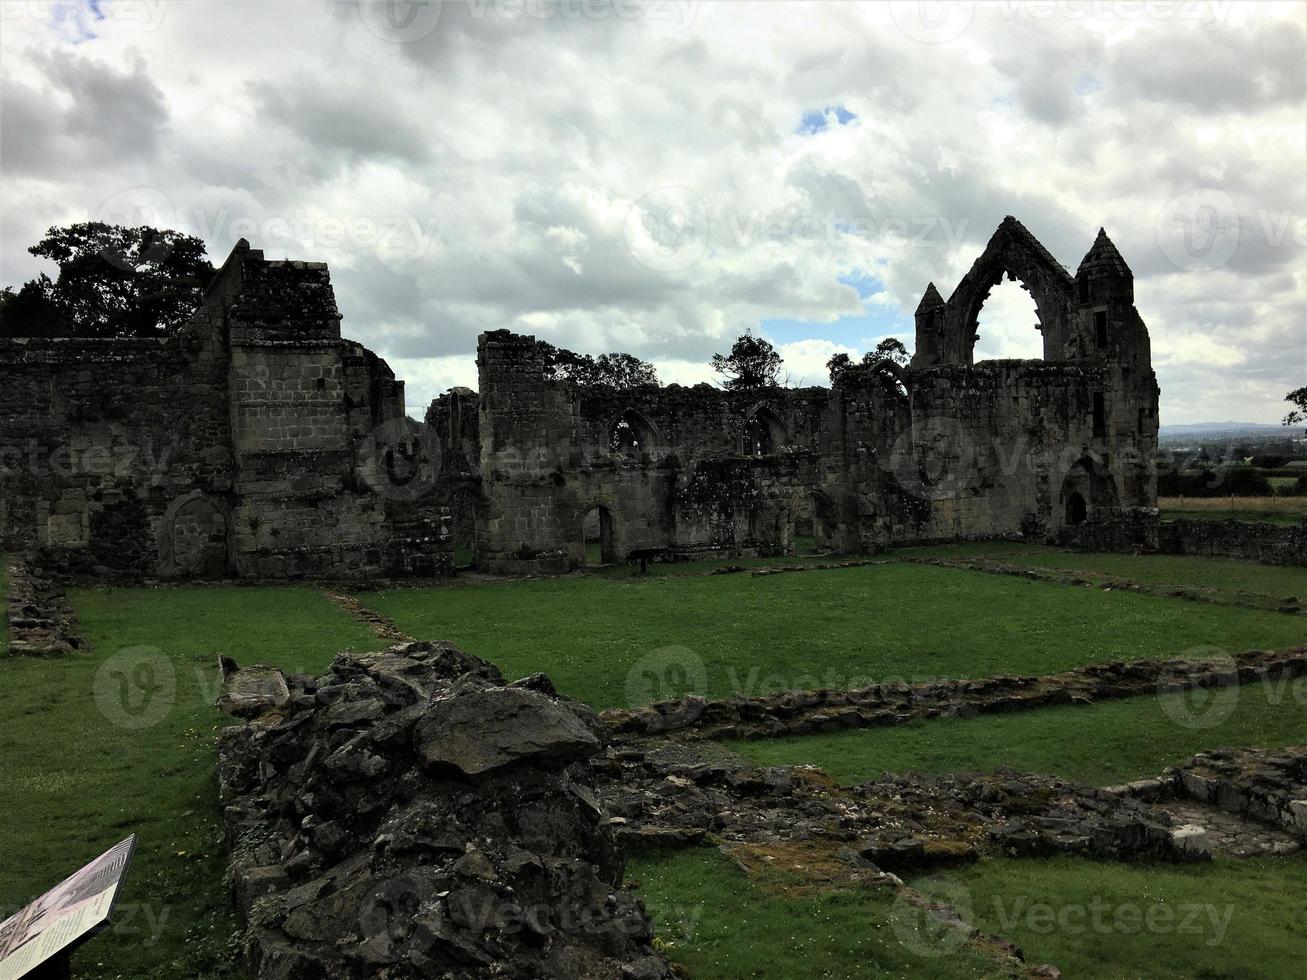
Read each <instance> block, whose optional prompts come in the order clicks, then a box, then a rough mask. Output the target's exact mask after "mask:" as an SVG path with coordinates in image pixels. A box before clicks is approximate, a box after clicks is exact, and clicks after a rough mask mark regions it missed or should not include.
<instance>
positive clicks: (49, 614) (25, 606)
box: [5, 555, 82, 657]
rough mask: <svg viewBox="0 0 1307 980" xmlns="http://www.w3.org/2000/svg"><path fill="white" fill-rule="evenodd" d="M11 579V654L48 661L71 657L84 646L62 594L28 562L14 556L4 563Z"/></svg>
mask: <svg viewBox="0 0 1307 980" xmlns="http://www.w3.org/2000/svg"><path fill="white" fill-rule="evenodd" d="M5 572H6V574H7V576H8V579H9V598H8V609H7V619H8V630H9V653H10V654H11V655H17V654H27V655H29V656H38V657H42V656H45V657H48V656H60V655H62V654H66V653H72V652H73V651H74V650H76V649H78V648H79V647H80V646H81V645H82V641H81V638H80V637H79V636H78V629H77V617H76V615H75V614H74V613H73V608H72V606H70V605H69V604H68V600H67V598H65V596H64V593H63V590H62V589H60V588H59V587H58V586H57V585H55V584H54V582H52V581H51V580H50V579H47V578H44V577H42V576H41V575H38V574H36V573H35V572H34V571H33V570H32V566H31V562H30V561H28V559H26V558H24V557H21V556H18V555H13V556H11V557H10V558H9V559H8V561H7V562H6V563H5Z"/></svg>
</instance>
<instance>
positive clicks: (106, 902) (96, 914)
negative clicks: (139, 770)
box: [0, 834, 136, 980]
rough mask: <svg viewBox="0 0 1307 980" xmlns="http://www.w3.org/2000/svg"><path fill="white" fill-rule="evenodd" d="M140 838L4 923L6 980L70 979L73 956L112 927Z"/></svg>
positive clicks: (2, 975) (0, 969)
mask: <svg viewBox="0 0 1307 980" xmlns="http://www.w3.org/2000/svg"><path fill="white" fill-rule="evenodd" d="M135 850H136V835H135V834H133V835H132V836H131V837H128V838H127V839H126V840H125V841H123V842H122V843H120V844H115V845H114V846H113V847H111V848H109V850H107V851H105V852H104V853H103V854H101V855H100V856H99V857H98V858H96V859H95V860H94V861H92V862H91V863H90V864H88V865H87V866H86V867H84V868H82V869H81V870H80V871H78V872H77V873H75V874H74V875H72V876H71V877H69V878H65V879H64V880H63V881H61V882H60V883H59V884H58V885H56V886H55V887H54V888H51V889H50V890H49V891H48V892H46V893H45V894H44V895H42V896H41V897H40V898H38V899H37V900H36V901H34V902H32V903H31V904H30V905H28V906H27V907H26V908H23V909H20V910H19V911H18V912H17V913H16V914H14V915H11V916H10V917H9V918H7V919H5V921H4V922H0V980H65V978H67V977H68V975H69V960H68V958H69V955H70V954H71V953H72V951H73V950H74V949H76V948H77V947H78V946H80V945H81V944H82V943H84V942H86V940H88V939H90V938H91V937H92V936H94V935H95V934H96V933H98V932H100V931H101V930H103V929H104V928H105V927H106V926H108V925H109V917H110V915H112V914H113V908H114V903H115V902H117V900H118V892H119V890H120V889H121V887H122V883H123V878H124V877H126V875H127V866H128V865H129V864H130V863H131V860H132V854H133V853H134V852H135Z"/></svg>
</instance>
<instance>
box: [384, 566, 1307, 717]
mask: <svg viewBox="0 0 1307 980" xmlns="http://www.w3.org/2000/svg"><path fill="white" fill-rule="evenodd" d="M361 598H362V600H363V601H364V602H365V603H367V604H368V605H370V606H372V607H374V608H375V609H377V610H379V611H380V612H382V613H384V614H385V615H387V616H389V617H391V618H392V619H393V620H394V621H395V622H396V623H397V624H398V625H399V627H400V628H401V629H403V630H405V631H407V632H408V633H410V634H412V635H413V636H416V637H419V638H422V639H448V640H451V641H453V642H454V643H456V644H458V645H459V646H461V647H462V648H463V649H465V650H467V651H469V652H471V653H475V654H476V655H478V656H481V657H485V658H487V659H489V660H492V661H494V662H495V663H497V664H498V665H499V666H500V667H501V668H502V669H503V670H504V672H505V673H506V674H509V675H511V676H523V675H525V674H529V673H532V672H534V671H545V672H547V673H548V674H549V675H550V677H552V678H553V680H554V682H555V684H556V685H557V686H558V688H559V690H561V691H563V692H564V693H567V694H569V695H571V696H573V697H576V698H579V699H581V700H583V701H587V702H589V703H590V704H591V705H593V706H595V707H599V708H604V707H612V706H624V705H627V704H628V703H637V704H638V703H643V702H646V701H650V700H653V699H655V698H657V697H664V696H673V695H678V694H683V693H686V692H687V691H691V690H701V691H705V692H706V693H707V694H709V695H712V696H719V697H720V696H727V695H730V694H733V693H743V694H747V695H758V694H762V693H765V692H766V691H768V690H780V689H795V688H812V687H822V686H830V687H849V686H856V685H858V684H865V683H868V682H871V681H873V680H885V679H891V678H908V679H913V678H917V679H925V678H932V677H983V676H987V675H990V674H1002V673H1013V672H1016V673H1037V674H1042V673H1049V672H1054V671H1059V670H1065V669H1068V668H1070V667H1074V666H1077V665H1081V664H1086V663H1094V662H1097V661H1104V660H1112V659H1118V658H1119V659H1127V660H1135V659H1140V658H1145V657H1170V656H1175V655H1177V654H1181V653H1183V652H1185V651H1187V650H1191V649H1193V648H1195V647H1199V646H1217V647H1221V648H1224V649H1228V650H1239V649H1246V648H1248V647H1253V646H1263V647H1284V646H1291V645H1293V644H1296V643H1301V642H1303V640H1304V638H1305V637H1307V624H1304V623H1303V621H1301V620H1299V619H1295V618H1293V617H1288V616H1284V615H1280V614H1275V613H1268V612H1262V611H1260V610H1252V609H1232V608H1227V607H1217V606H1207V605H1200V604H1194V603H1185V602H1177V601H1175V600H1173V599H1167V598H1160V597H1156V596H1148V595H1138V594H1133V593H1125V592H1111V593H1104V592H1101V591H1099V590H1090V589H1076V588H1069V587H1067V586H1065V585H1060V584H1051V583H1044V582H1033V581H1029V580H1026V579H1020V578H1014V577H1011V576H999V575H981V574H977V573H975V572H970V571H961V570H955V569H945V568H934V567H928V566H920V565H908V564H888V565H875V566H863V567H859V568H848V569H837V570H829V571H819V572H818V571H814V572H801V573H795V574H787V575H773V576H768V577H765V578H753V577H750V576H747V575H722V576H711V577H695V578H665V579H654V578H648V579H604V578H601V577H593V576H579V577H568V578H559V579H539V580H530V581H522V582H508V583H505V582H498V583H487V584H480V585H468V586H464V587H460V588H425V589H424V588H416V589H392V590H388V591H386V592H379V593H368V594H364V595H362V596H361ZM1109 624H1110V625H1109Z"/></svg>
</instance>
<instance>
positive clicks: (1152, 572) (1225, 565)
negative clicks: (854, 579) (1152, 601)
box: [894, 541, 1307, 608]
mask: <svg viewBox="0 0 1307 980" xmlns="http://www.w3.org/2000/svg"><path fill="white" fill-rule="evenodd" d="M894 554H903V555H920V556H922V557H927V558H967V559H982V560H990V561H995V562H998V563H1001V564H1005V565H1020V566H1022V567H1024V568H1031V569H1046V570H1048V571H1053V572H1068V573H1074V574H1076V575H1078V576H1079V577H1081V578H1084V579H1088V580H1090V581H1095V580H1100V579H1104V578H1107V577H1114V578H1123V579H1128V580H1130V581H1132V582H1138V583H1139V584H1140V585H1147V586H1150V587H1152V588H1157V589H1181V588H1183V589H1187V590H1189V591H1194V592H1202V593H1204V594H1206V595H1209V596H1211V597H1212V598H1214V599H1226V600H1230V601H1237V602H1252V603H1257V604H1260V605H1266V606H1268V607H1271V608H1274V607H1276V606H1280V605H1282V604H1283V600H1284V599H1285V598H1287V597H1289V596H1294V597H1296V598H1299V599H1303V600H1307V568H1301V567H1297V566H1290V565H1263V564H1261V563H1259V562H1253V561H1239V560H1237V559H1234V558H1197V557H1188V556H1182V555H1114V554H1104V553H1100V552H1093V553H1086V552H1077V551H1063V550H1060V549H1058V548H1050V547H1047V546H1045V545H1038V544H1019V543H1009V542H1003V541H995V542H986V543H978V544H961V545H941V546H939V547H934V548H910V549H904V550H903V551H899V552H894Z"/></svg>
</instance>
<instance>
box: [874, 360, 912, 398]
mask: <svg viewBox="0 0 1307 980" xmlns="http://www.w3.org/2000/svg"><path fill="white" fill-rule="evenodd" d="M870 367H871V370H873V371H886V372H888V373H889V374H892V375H894V378H895V380H897V381H898V383H899V384H901V385H902V386H903V390H904V391H906V392H907V393H908V394H909V395H910V394H912V375H910V374H909V373H908V370H907V368H905V367H904V366H903V365H902V364H900V363H899V362H898V361H892V360H890V359H889V358H888V357H882V358H881V359H880V360H879V361H872V362H871V364H870Z"/></svg>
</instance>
